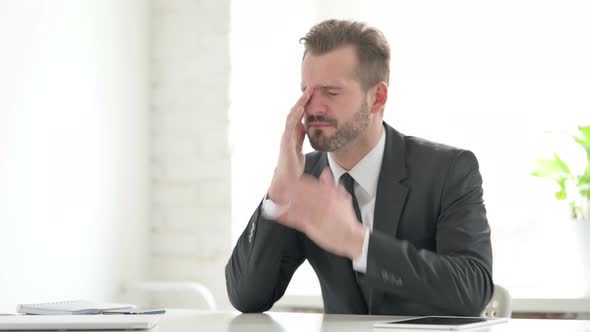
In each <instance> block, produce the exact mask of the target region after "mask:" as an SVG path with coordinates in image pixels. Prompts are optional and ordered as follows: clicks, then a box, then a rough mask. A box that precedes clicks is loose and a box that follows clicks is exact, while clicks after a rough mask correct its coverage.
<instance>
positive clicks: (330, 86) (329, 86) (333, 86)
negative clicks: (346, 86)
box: [320, 85, 342, 90]
mask: <svg viewBox="0 0 590 332" xmlns="http://www.w3.org/2000/svg"><path fill="white" fill-rule="evenodd" d="M320 88H322V89H324V90H342V87H339V86H336V85H320Z"/></svg>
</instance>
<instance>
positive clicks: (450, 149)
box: [404, 136, 477, 167]
mask: <svg viewBox="0 0 590 332" xmlns="http://www.w3.org/2000/svg"><path fill="white" fill-rule="evenodd" d="M404 141H405V144H404V145H405V152H406V162H407V163H409V164H420V165H424V164H427V165H428V164H429V165H431V166H433V167H436V166H441V165H442V164H448V163H455V162H460V161H464V162H467V163H477V158H476V157H475V155H474V154H473V152H471V151H469V150H467V149H464V148H461V147H456V146H452V145H448V144H444V143H439V142H435V141H431V140H428V139H425V138H421V137H416V136H405V137H404Z"/></svg>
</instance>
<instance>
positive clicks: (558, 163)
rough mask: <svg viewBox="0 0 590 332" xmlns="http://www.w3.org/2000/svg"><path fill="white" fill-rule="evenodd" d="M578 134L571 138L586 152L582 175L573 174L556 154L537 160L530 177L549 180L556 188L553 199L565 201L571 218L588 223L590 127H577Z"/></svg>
mask: <svg viewBox="0 0 590 332" xmlns="http://www.w3.org/2000/svg"><path fill="white" fill-rule="evenodd" d="M578 131H579V134H581V136H580V135H579V134H578V135H574V136H572V138H573V140H574V141H575V142H576V143H578V144H579V145H580V146H581V147H582V148H583V149H584V151H585V152H586V167H585V168H584V171H583V172H582V174H574V173H573V172H572V171H571V168H570V167H569V166H568V164H567V163H566V162H565V161H564V160H563V159H562V158H561V157H560V156H559V154H557V153H556V152H554V153H553V158H539V159H537V170H536V171H535V172H533V173H532V175H534V176H537V177H540V178H544V179H548V180H551V181H553V182H555V183H556V184H557V186H558V190H557V191H556V192H555V198H557V199H558V200H567V201H568V203H569V207H570V214H571V217H572V218H573V219H575V220H586V221H590V125H588V126H581V127H578Z"/></svg>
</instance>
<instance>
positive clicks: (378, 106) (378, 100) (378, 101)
mask: <svg viewBox="0 0 590 332" xmlns="http://www.w3.org/2000/svg"><path fill="white" fill-rule="evenodd" d="M371 90H373V91H372V92H373V93H372V94H373V98H371V99H372V101H373V103H372V104H371V105H370V106H371V108H370V111H371V113H378V112H381V111H382V110H383V109H384V108H385V103H386V102H387V91H388V87H387V83H385V82H383V81H381V82H379V83H377V84H376V85H375V86H373V88H371Z"/></svg>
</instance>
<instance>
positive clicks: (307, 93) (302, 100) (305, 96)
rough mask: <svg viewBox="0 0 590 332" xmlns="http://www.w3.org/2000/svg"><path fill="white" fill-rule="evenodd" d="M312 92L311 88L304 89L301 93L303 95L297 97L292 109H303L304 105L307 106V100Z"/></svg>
mask: <svg viewBox="0 0 590 332" xmlns="http://www.w3.org/2000/svg"><path fill="white" fill-rule="evenodd" d="M312 91H313V88H311V87H307V88H305V91H303V94H302V95H301V97H299V100H297V102H296V103H295V106H293V109H297V108H298V107H299V106H303V107H305V104H307V102H308V101H309V98H310V97H311V95H312Z"/></svg>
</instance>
